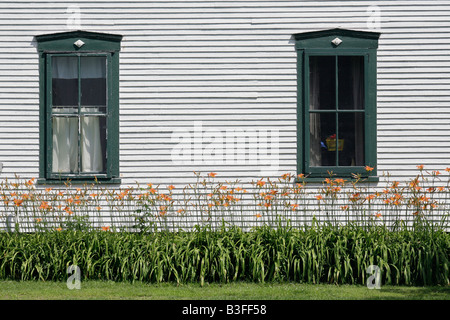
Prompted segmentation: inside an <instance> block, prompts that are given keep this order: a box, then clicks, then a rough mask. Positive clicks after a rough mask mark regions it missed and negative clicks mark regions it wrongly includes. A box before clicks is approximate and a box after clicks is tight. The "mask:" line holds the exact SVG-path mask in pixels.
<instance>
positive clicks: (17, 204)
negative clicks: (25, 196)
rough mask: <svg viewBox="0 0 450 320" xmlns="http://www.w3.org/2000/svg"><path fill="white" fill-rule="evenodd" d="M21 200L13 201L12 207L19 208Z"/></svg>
mask: <svg viewBox="0 0 450 320" xmlns="http://www.w3.org/2000/svg"><path fill="white" fill-rule="evenodd" d="M22 202H23V200H19V199H14V205H15V206H16V207H20V206H21V205H22Z"/></svg>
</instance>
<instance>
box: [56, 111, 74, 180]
mask: <svg viewBox="0 0 450 320" xmlns="http://www.w3.org/2000/svg"><path fill="white" fill-rule="evenodd" d="M52 124H53V128H52V130H53V155H52V161H53V162H52V172H53V173H77V172H78V118H77V117H53V122H52Z"/></svg>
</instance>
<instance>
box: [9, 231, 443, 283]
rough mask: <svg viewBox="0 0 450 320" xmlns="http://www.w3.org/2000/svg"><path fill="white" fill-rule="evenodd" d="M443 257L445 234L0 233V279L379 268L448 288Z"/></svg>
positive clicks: (393, 279)
mask: <svg viewBox="0 0 450 320" xmlns="http://www.w3.org/2000/svg"><path fill="white" fill-rule="evenodd" d="M449 255H450V235H449V234H448V233H446V232H444V231H439V230H433V229H424V230H422V231H420V230H419V231H418V230H407V229H405V230H398V231H390V230H388V229H387V228H386V227H383V226H374V227H371V228H361V227H355V226H352V225H348V226H345V227H339V228H338V227H334V226H331V225H328V226H327V225H323V226H322V225H321V226H317V225H313V226H311V227H308V228H304V229H296V228H291V227H289V226H288V227H286V226H284V227H279V228H270V227H266V226H263V227H258V228H255V229H253V230H251V231H250V232H245V231H243V230H242V229H240V228H238V227H223V228H222V229H220V230H215V231H213V230H211V229H209V228H208V227H198V228H196V229H195V230H194V231H189V232H183V231H180V232H171V233H169V232H150V233H123V232H122V233H116V232H109V231H108V232H105V231H98V232H97V231H92V232H80V231H61V232H45V233H30V234H24V233H1V234H0V279H2V280H42V281H66V280H67V278H68V274H67V268H68V266H70V265H76V266H78V267H79V268H80V270H81V273H82V276H81V280H82V281H83V280H112V281H127V282H128V281H143V282H152V283H155V282H177V283H189V282H200V283H201V284H204V283H205V282H209V283H211V282H219V283H228V282H233V281H250V282H271V281H294V282H301V283H336V284H366V282H367V278H368V277H369V276H370V275H369V274H367V267H368V266H369V265H377V266H378V267H379V268H380V270H381V283H382V284H392V285H448V284H449V264H450V263H449V260H450V257H449Z"/></svg>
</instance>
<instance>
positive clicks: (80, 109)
mask: <svg viewBox="0 0 450 320" xmlns="http://www.w3.org/2000/svg"><path fill="white" fill-rule="evenodd" d="M54 57H77V58H78V60H77V61H78V106H77V108H76V109H77V112H76V113H75V112H64V111H62V112H54V108H53V102H52V79H53V77H52V59H53V58H54ZM82 57H104V58H105V59H106V66H105V68H106V69H105V70H106V71H105V72H106V74H105V76H106V88H105V91H106V92H105V94H106V97H105V98H106V106H105V111H104V112H103V111H95V110H87V109H86V107H87V108H90V107H91V106H82V105H81V103H82V102H81V85H80V84H81V77H82V75H81V63H80V61H81V58H82ZM111 66H112V63H111V54H110V53H103V52H102V53H51V54H48V55H47V58H46V82H47V91H46V96H47V98H46V123H47V126H46V127H47V130H46V132H47V134H46V144H47V150H46V152H47V155H46V158H47V170H46V173H47V174H46V178H47V179H78V178H81V179H92V178H111V171H110V167H111V166H110V165H109V163H108V159H109V158H110V155H109V153H110V148H109V146H108V145H109V141H108V138H106V139H105V140H104V141H103V143H105V147H104V150H105V151H104V152H105V154H104V155H103V154H102V156H104V157H105V161H104V168H103V171H101V172H93V171H89V172H83V171H82V167H81V166H82V164H81V163H82V162H81V154H82V152H81V148H82V147H81V141H80V140H81V135H82V128H81V122H82V118H83V117H88V116H96V117H104V118H105V119H106V133H105V134H106V137H108V130H109V129H110V123H111V119H110V118H111V117H110V115H111V110H110V98H111V90H110V88H111V78H112V77H111ZM70 117H73V118H77V119H78V141H77V150H78V152H77V156H78V159H77V160H76V161H77V172H61V173H59V172H53V119H54V118H70ZM101 152H103V151H101Z"/></svg>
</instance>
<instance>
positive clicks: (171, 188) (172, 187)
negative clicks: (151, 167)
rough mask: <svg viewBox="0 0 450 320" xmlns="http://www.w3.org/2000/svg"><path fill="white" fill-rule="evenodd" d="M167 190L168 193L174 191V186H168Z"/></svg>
mask: <svg viewBox="0 0 450 320" xmlns="http://www.w3.org/2000/svg"><path fill="white" fill-rule="evenodd" d="M167 189H169V190H170V191H172V190H173V189H175V186H174V185H170V186H168V187H167Z"/></svg>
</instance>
